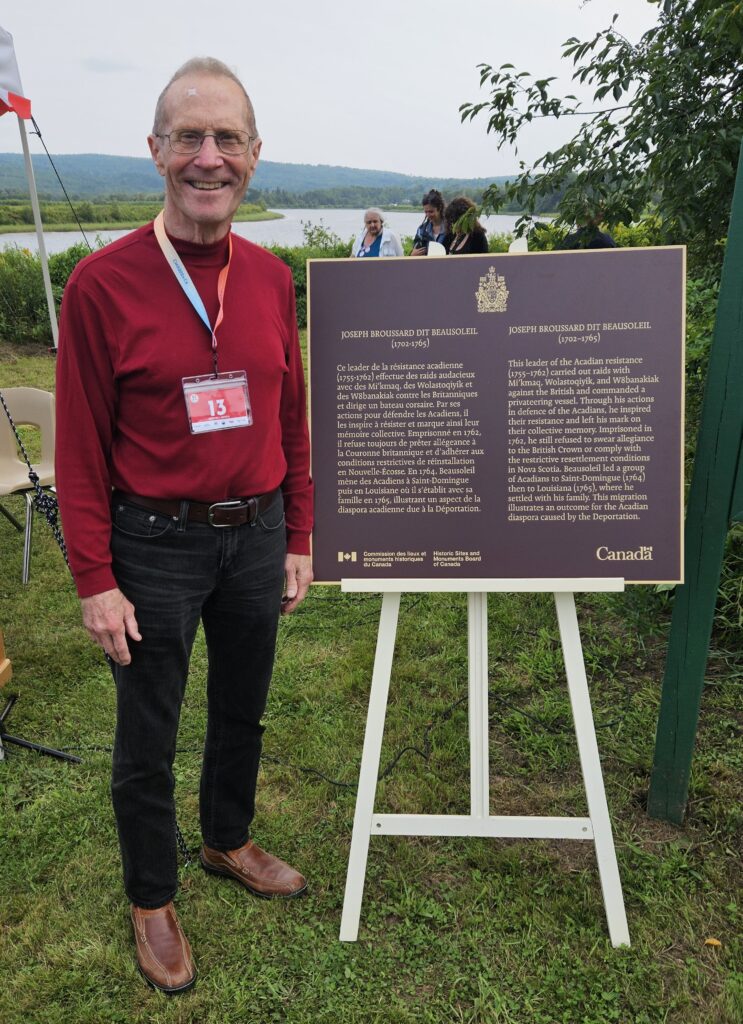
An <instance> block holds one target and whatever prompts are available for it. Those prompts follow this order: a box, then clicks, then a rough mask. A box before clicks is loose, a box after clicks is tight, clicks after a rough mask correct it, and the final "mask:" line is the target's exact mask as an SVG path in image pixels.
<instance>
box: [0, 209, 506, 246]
mask: <svg viewBox="0 0 743 1024" xmlns="http://www.w3.org/2000/svg"><path fill="white" fill-rule="evenodd" d="M276 212H277V213H281V214H283V217H282V219H281V220H262V221H252V222H251V221H248V222H244V223H240V224H235V225H234V231H235V233H236V234H238V235H242V236H243V238H249V239H250V241H251V242H257V243H258V244H259V245H287V246H294V245H301V244H302V243H303V241H304V236H303V233H302V223H303V222H304V223H305V224H307V223H312V224H315V225H318V224H320V223H322V225H323V227H325V228H326V229H327V230H328V231H331V232H333V233H334V234H336V235H338V236H339V237H340V238H341V239H342V240H343V241H344V242H345V241H348V242H349V246H350V242H351V239H352V238H353V237H355V236H356V234H357V232H358V231H360V230H361V228H362V227H363V224H364V211H363V210H277V211H276ZM422 220H423V215H422V214H421V213H420V212H419V211H407V212H404V211H399V212H395V211H394V210H393V211H391V212H390V213H388V214H386V218H385V223H386V224H387V226H388V227H390V228H391V229H392V230H393V231H394V232H395V233H396V234H397V235H398V236H399V237H402V236H404V235H414V234H415V229H416V228H417V227H418V225H419V224H420V223H421V221H422ZM516 220H517V217H516V216H513V215H510V216H509V215H506V214H496V215H493V216H490V217H482V218H481V223H482V225H483V227H484V228H485V229H486V231H488V232H489V233H491V232H496V233H498V234H501V233H504V234H510V233H511V232H512V231H513V226H514V224H515V223H516ZM128 233H129V232H128V230H127V231H100V232H98V233H97V235H96V233H94V232H88V239H89V240H90V241H91V243H92V242H93V239H94V238H95V237H98V238H101V239H102V240H103V241H104V242H111V241H113V240H114V239H115V238H121V237H122V236H123V235H126V234H128ZM82 241H83V237H82V235H81V234H80V232H79V231H45V232H44V242H45V244H46V249H47V252H49V253H53V252H61V251H62V250H63V249H68V248H69V247H70V246H71V245H74V244H75V242H82ZM6 245H18V246H20V247H21V248H24V249H31V250H32V252H36V250H37V249H38V245H37V242H36V233H35V232H33V231H22V232H17V233H11V234H7V235H3V234H0V248H1V247H3V246H6Z"/></svg>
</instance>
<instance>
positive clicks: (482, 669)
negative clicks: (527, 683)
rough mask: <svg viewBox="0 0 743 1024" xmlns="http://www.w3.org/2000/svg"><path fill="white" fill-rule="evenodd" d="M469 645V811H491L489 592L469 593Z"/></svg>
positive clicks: (475, 814)
mask: <svg viewBox="0 0 743 1024" xmlns="http://www.w3.org/2000/svg"><path fill="white" fill-rule="evenodd" d="M467 612H468V624H467V632H468V645H469V727H470V813H471V815H472V817H473V818H487V817H488V815H489V814H490V770H489V761H488V744H489V730H488V595H487V594H486V593H470V594H468V595H467Z"/></svg>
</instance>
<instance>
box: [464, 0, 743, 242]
mask: <svg viewBox="0 0 743 1024" xmlns="http://www.w3.org/2000/svg"><path fill="white" fill-rule="evenodd" d="M648 2H649V3H659V4H660V7H659V15H658V24H657V25H656V26H655V27H654V28H652V29H650V30H649V31H647V32H646V33H645V34H644V35H643V36H642V38H641V39H640V40H639V42H638V43H636V44H633V43H631V42H630V41H629V40H628V39H627V38H625V37H624V36H623V35H622V34H621V33H620V32H619V30H618V28H617V27H616V22H617V18H618V15H614V17H613V19H612V22H611V25H610V26H609V27H608V28H606V29H604V30H603V31H601V32H598V33H597V34H596V36H595V37H594V38H593V39H591V40H589V41H587V42H581V41H580V40H578V39H576V38H571V39H568V40H567V42H565V43H564V44H563V47H562V56H563V59H565V60H570V61H572V63H573V66H574V69H575V70H574V72H573V76H572V77H573V80H574V81H577V82H579V83H581V84H584V85H589V86H593V87H594V93H593V103H592V104H591V107H592V108H593V107H595V106H596V104H599V103H601V102H602V101H605V99H606V97H610V98H611V99H612V100H613V102H614V104H615V105H614V106H612V107H610V108H608V109H607V108H604V109H601V110H596V109H590V108H589V109H585V106H584V105H583V104H582V103H581V102H580V101H579V100H577V99H576V97H575V96H572V95H568V96H565V97H562V98H560V97H556V96H553V95H552V94H551V93H552V90H551V83H552V82H553V81H554V78H543V79H537V78H534V77H533V76H532V75H530V74H529V73H528V72H526V71H522V72H517V71H516V70H515V68H514V66H513V65H512V64H504V65H502V66H501V67H500V68H498V69H497V70H494V69H493V67H492V66H491V65H489V64H480V65H479V69H480V86H481V88H482V87H485V86H487V87H489V88H490V90H491V95H490V99H488V100H485V101H484V102H480V103H465V104H463V105H462V106H461V107H460V113H461V117H462V120H463V121H465V120H472V119H473V118H475V117H477V116H478V115H479V114H480V113H482V112H486V113H487V114H488V115H489V119H488V127H487V130H488V132H492V133H493V134H494V135H495V137H496V139H497V145H498V149H500V148H501V147H502V146H504V145H508V144H516V143H517V141H518V136H519V133H520V131H521V129H522V128H523V127H524V126H525V125H526V124H528V123H530V122H532V121H533V120H535V119H536V118H542V117H552V118H561V117H576V118H580V119H581V121H580V127H579V128H578V129H577V130H576V132H575V134H574V136H573V138H572V139H571V140H570V141H569V142H567V143H566V144H565V145H563V146H561V147H560V148H558V149H556V150H554V151H553V152H547V153H544V154H543V155H542V156H541V157H539V159H538V160H536V161H534V164H533V166H532V167H527V166H526V165H525V164H524V163H523V162H522V163H521V165H520V173H519V175H518V177H516V178H515V179H514V180H513V181H511V182H509V183H508V184H507V185H506V186H502V187H499V186H498V185H491V186H490V188H489V189H488V190H487V191H486V193H485V205H486V208H487V209H490V210H493V211H497V210H499V209H501V208H502V207H503V206H505V205H506V204H507V203H509V202H513V201H515V202H516V203H518V204H519V206H520V208H521V209H523V210H525V211H527V212H526V215H525V216H524V217H523V218H521V219H520V221H519V223H518V229H519V230H520V231H521V232H523V231H525V230H527V229H528V228H529V226H530V224H531V214H533V213H534V212H535V211H536V210H538V209H539V204H540V202H541V201H543V200H544V198H545V197H548V196H550V195H552V194H553V193H555V192H560V191H561V192H562V198H561V199H560V203H559V213H560V217H561V219H562V221H563V222H567V223H572V222H573V221H576V220H577V221H579V222H580V221H583V220H596V219H601V220H603V221H604V222H606V223H607V224H609V225H610V226H611V225H614V224H617V223H620V222H624V223H630V222H631V221H632V220H636V219H638V218H639V217H640V216H641V215H642V214H643V213H646V212H648V211H649V210H653V211H655V212H656V213H657V216H658V220H659V238H660V239H661V240H664V241H671V242H686V243H687V244H688V245H689V246H690V247H691V250H692V252H693V253H695V254H696V255H697V256H698V257H700V258H702V259H703V260H705V261H713V262H719V261H720V260H721V256H722V251H721V249H722V247H721V246H720V245H719V244H718V243H719V242H720V240H721V239H723V238H724V236H725V234H726V231H727V221H728V216H729V212H730V205H731V202H732V193H733V185H734V182H735V171H736V165H737V161H738V152H739V148H740V143H741V137H742V136H743V3H741V2H740V0H663V2H662V3H660V0H648Z"/></svg>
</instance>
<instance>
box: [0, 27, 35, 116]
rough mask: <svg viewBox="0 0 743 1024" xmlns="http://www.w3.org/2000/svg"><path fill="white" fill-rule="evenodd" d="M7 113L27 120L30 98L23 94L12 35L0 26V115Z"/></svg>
mask: <svg viewBox="0 0 743 1024" xmlns="http://www.w3.org/2000/svg"><path fill="white" fill-rule="evenodd" d="M8 113H13V114H17V115H18V116H19V117H22V118H23V119H24V120H25V121H28V120H29V119H30V117H31V100H29V99H26V97H25V96H24V95H23V86H22V85H21V76H20V75H19V74H18V64H17V63H16V59H15V49H14V48H13V36H12V35H11V34H10V32H6V31H5V29H4V28H0V117H1V116H2V115H3V114H8Z"/></svg>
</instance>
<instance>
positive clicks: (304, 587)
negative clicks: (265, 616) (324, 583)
mask: <svg viewBox="0 0 743 1024" xmlns="http://www.w3.org/2000/svg"><path fill="white" fill-rule="evenodd" d="M284 571H285V573H286V587H285V591H284V596H283V597H282V599H281V614H282V615H291V613H292V612H293V611H294V609H295V608H296V607H297V605H298V604H299V603H300V601H303V600H304V597H305V595H306V593H307V591H308V589H309V586H310V583H312V559H311V558H310V556H309V555H287V556H286V561H285V562H284Z"/></svg>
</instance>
